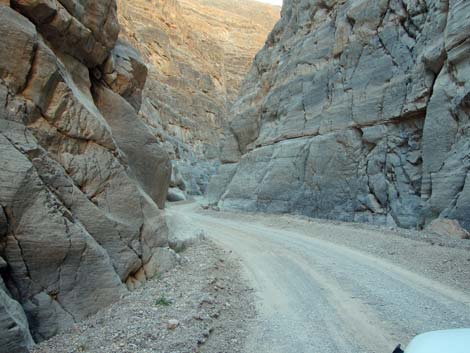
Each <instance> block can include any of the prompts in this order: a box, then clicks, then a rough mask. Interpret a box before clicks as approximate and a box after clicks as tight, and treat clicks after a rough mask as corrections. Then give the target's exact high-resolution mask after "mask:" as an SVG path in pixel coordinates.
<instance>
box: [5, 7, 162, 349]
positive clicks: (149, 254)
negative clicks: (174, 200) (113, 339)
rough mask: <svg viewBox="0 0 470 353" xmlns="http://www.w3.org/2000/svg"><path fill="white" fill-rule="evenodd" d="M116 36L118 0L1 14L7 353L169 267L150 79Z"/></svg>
mask: <svg viewBox="0 0 470 353" xmlns="http://www.w3.org/2000/svg"><path fill="white" fill-rule="evenodd" d="M118 29H119V26H118V23H117V19H116V3H115V1H114V0H112V1H111V0H110V1H79V0H76V1H55V0H47V1H46V0H44V1H42V0H39V1H20V0H18V1H11V6H10V4H9V3H5V2H1V3H0V37H1V39H0V151H1V154H0V156H1V157H0V160H1V164H2V168H1V169H0V260H1V261H0V352H1V353H4V352H5V353H6V352H25V351H27V350H28V349H29V348H30V347H31V346H32V344H34V342H33V339H34V340H35V341H41V340H44V339H48V338H50V337H51V336H53V335H55V334H56V333H58V332H59V331H61V330H66V329H68V328H70V327H71V326H72V325H73V324H74V323H75V322H77V321H79V320H81V319H83V318H86V317H87V316H89V315H91V314H93V313H95V312H97V311H98V310H100V309H102V308H103V307H105V306H106V305H108V304H110V303H112V302H115V301H117V300H119V299H120V298H121V297H122V295H125V294H126V293H127V287H126V284H127V283H129V281H132V282H133V283H134V286H133V287H132V288H134V287H136V286H137V284H138V283H141V282H142V281H145V280H146V279H148V278H151V277H152V276H153V275H155V273H156V272H157V271H158V270H159V269H161V268H167V267H168V263H169V262H168V256H169V255H168V254H166V253H167V252H168V251H169V250H168V239H167V227H166V222H165V219H164V217H163V213H162V211H161V210H160V209H159V207H160V208H162V207H163V206H164V201H165V198H166V193H167V190H168V186H169V182H170V174H171V168H170V162H169V158H168V154H167V153H166V152H165V150H164V149H163V148H161V146H160V143H159V141H157V139H156V138H155V137H154V136H153V134H152V133H151V132H149V130H148V128H147V127H146V125H145V124H143V123H142V122H141V120H139V118H138V116H137V112H136V111H138V110H139V109H140V101H141V97H140V95H141V89H142V88H143V86H144V84H145V79H146V72H147V71H146V68H145V65H144V64H143V63H142V61H141V60H139V56H138V55H137V54H135V52H134V51H133V50H132V49H131V48H130V47H126V45H127V44H125V43H119V44H118V45H117V46H116V47H115V44H116V40H117V34H118ZM134 54H135V55H134ZM105 69H106V71H105ZM109 75H114V76H115V78H116V80H115V81H112V82H108V81H109ZM136 274H139V275H138V278H137V277H136ZM31 337H32V338H31Z"/></svg>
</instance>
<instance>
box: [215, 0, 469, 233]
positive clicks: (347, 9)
mask: <svg viewBox="0 0 470 353" xmlns="http://www.w3.org/2000/svg"><path fill="white" fill-rule="evenodd" d="M469 53H470V2H468V1H465V0H419V1H415V0H413V1H411V0H347V1H345V0H285V2H284V6H283V10H282V19H281V20H280V22H279V23H278V24H277V25H276V27H275V28H274V30H273V32H272V33H271V34H270V36H269V39H268V41H267V43H266V45H265V46H264V48H263V49H262V50H261V52H259V53H258V55H257V57H256V59H255V62H254V65H253V68H252V70H251V71H250V73H249V75H248V77H247V79H246V81H245V83H244V86H243V87H242V89H241V95H240V97H239V98H238V100H237V101H236V102H235V104H234V106H233V108H232V110H231V116H232V119H233V120H232V122H231V124H230V127H229V129H228V131H227V132H226V136H225V139H224V143H223V146H222V151H221V161H222V162H223V163H224V164H223V165H222V166H221V167H220V169H219V174H218V175H217V176H216V177H214V178H213V179H212V181H211V183H210V186H209V193H208V197H209V201H210V202H211V203H212V204H218V205H219V206H220V207H222V208H238V209H243V210H260V211H268V212H291V213H299V214H304V215H308V216H314V217H321V218H328V219H338V220H344V221H360V222H373V223H376V224H386V225H390V226H396V225H398V226H400V227H418V228H419V227H422V226H423V225H425V224H426V223H428V222H429V221H430V220H433V219H435V218H438V217H443V218H451V219H456V220H458V221H459V222H460V223H461V225H463V226H464V227H465V228H467V229H470V217H469V215H470V177H468V175H469V170H470V158H469V156H470V138H469V136H470V123H469V116H470V55H469Z"/></svg>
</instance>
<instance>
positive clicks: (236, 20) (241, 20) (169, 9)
mask: <svg viewBox="0 0 470 353" xmlns="http://www.w3.org/2000/svg"><path fill="white" fill-rule="evenodd" d="M118 5H119V6H118V14H119V18H120V22H121V24H122V27H123V30H122V32H121V38H123V39H125V40H127V41H129V42H131V43H132V44H133V45H134V46H136V47H137V48H139V50H140V51H141V52H142V54H143V56H144V58H145V60H146V61H147V62H149V79H148V80H147V83H146V86H145V88H144V91H143V96H144V98H143V106H142V110H141V116H142V119H143V121H145V123H146V124H148V125H149V126H150V127H151V129H152V130H153V133H154V135H155V136H157V137H158V139H159V140H160V141H162V142H163V143H164V145H165V147H166V148H167V151H168V152H169V154H170V156H171V158H172V160H173V161H174V162H173V166H174V168H175V169H178V170H179V173H180V174H181V176H182V177H183V179H184V181H185V187H184V189H185V191H186V192H187V193H189V194H201V193H204V192H205V190H206V186H207V183H208V181H209V175H210V174H212V173H213V172H214V171H215V166H216V164H217V157H218V148H219V147H218V146H219V141H220V137H221V136H222V128H223V125H224V124H225V122H226V121H227V118H228V108H229V106H230V105H231V103H232V101H233V100H234V99H235V97H236V95H237V94H238V90H239V88H240V84H241V81H242V79H243V77H244V76H245V75H246V73H247V72H248V71H249V69H250V66H251V64H252V61H253V58H254V56H255V54H256V52H258V51H259V50H260V49H261V47H262V46H263V44H264V42H265V40H266V37H267V35H268V33H269V31H270V30H271V29H272V28H273V26H274V24H275V23H276V21H277V20H278V19H279V11H280V8H279V7H275V6H271V5H267V4H262V3H259V2H257V1H253V0H235V1H234V0H152V1H147V0H145V1H144V0H136V1H132V2H129V1H125V0H118Z"/></svg>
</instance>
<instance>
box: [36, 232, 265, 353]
mask: <svg viewBox="0 0 470 353" xmlns="http://www.w3.org/2000/svg"><path fill="white" fill-rule="evenodd" d="M180 255H181V257H182V262H181V265H178V266H177V267H176V268H175V269H173V270H171V271H170V272H167V273H165V274H163V275H162V276H161V277H160V278H156V279H154V280H152V281H149V282H148V283H146V284H145V286H143V287H142V288H140V289H137V290H136V291H134V292H132V293H130V294H129V295H128V296H127V297H125V298H124V299H123V300H121V301H120V302H118V303H115V304H114V305H112V306H110V307H108V308H106V309H103V310H102V311H101V312H99V313H98V314H96V315H95V316H93V317H91V318H89V319H88V320H86V321H84V322H82V323H80V324H78V325H77V326H76V327H75V328H74V329H73V330H71V331H68V332H66V333H63V334H61V335H59V336H56V337H54V338H53V339H51V340H49V341H47V342H43V343H42V344H40V345H39V346H37V348H36V349H35V350H34V351H33V353H53V352H54V353H62V352H63V353H78V352H80V353H82V352H92V353H118V352H119V353H121V352H122V353H124V352H139V353H150V352H158V353H186V352H214V353H215V352H220V353H222V352H243V351H244V344H245V339H246V337H247V336H248V330H249V325H250V322H252V321H253V320H254V318H255V316H256V313H255V306H254V294H253V290H252V289H251V288H249V287H247V285H246V284H245V283H244V281H243V280H242V278H241V276H240V264H239V262H238V260H237V259H236V258H234V257H233V256H232V255H231V254H230V253H229V252H225V251H223V250H221V249H219V248H217V247H216V246H215V245H214V244H213V243H212V242H210V241H208V240H204V241H202V242H200V243H198V244H196V245H194V246H192V247H191V248H189V249H187V250H186V251H185V252H183V253H181V254H180Z"/></svg>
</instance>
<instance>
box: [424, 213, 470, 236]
mask: <svg viewBox="0 0 470 353" xmlns="http://www.w3.org/2000/svg"><path fill="white" fill-rule="evenodd" d="M426 231H428V232H432V233H436V234H439V235H442V236H446V237H452V238H458V239H470V233H469V232H468V231H467V230H465V229H464V228H462V227H461V226H460V223H459V221H457V220H455V219H446V218H438V219H435V220H433V221H432V222H431V223H429V225H428V226H427V227H426Z"/></svg>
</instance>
